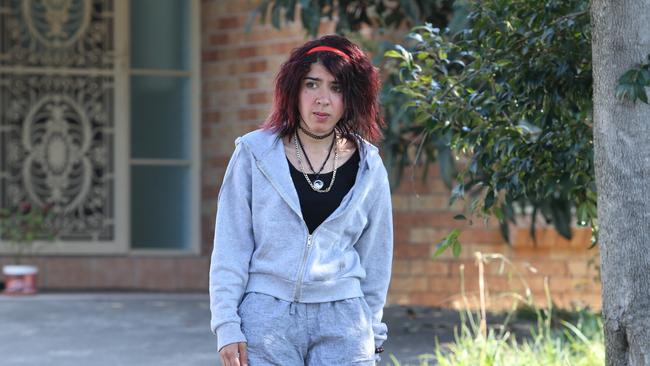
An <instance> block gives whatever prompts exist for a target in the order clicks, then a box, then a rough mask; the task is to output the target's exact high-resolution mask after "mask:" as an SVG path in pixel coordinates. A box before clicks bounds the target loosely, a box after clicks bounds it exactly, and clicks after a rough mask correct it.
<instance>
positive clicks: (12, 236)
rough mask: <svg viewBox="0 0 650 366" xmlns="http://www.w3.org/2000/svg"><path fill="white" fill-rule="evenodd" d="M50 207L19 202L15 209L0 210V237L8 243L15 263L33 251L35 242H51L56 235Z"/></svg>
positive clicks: (49, 205)
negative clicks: (45, 240) (42, 240)
mask: <svg viewBox="0 0 650 366" xmlns="http://www.w3.org/2000/svg"><path fill="white" fill-rule="evenodd" d="M52 207H53V206H52V205H51V204H47V205H44V206H42V207H34V206H32V204H30V203H29V202H21V203H20V204H19V205H18V206H17V207H13V208H3V209H0V235H1V236H2V239H3V240H6V241H7V242H8V243H9V245H10V248H11V251H12V253H13V255H14V260H15V263H17V264H18V263H20V261H21V258H22V256H23V255H25V254H27V253H29V252H30V251H31V250H33V249H34V241H35V240H37V239H47V240H51V239H53V238H54V235H56V230H55V229H54V228H53V227H52V222H51V221H52V218H53V216H54V212H53V211H52Z"/></svg>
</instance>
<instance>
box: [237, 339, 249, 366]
mask: <svg viewBox="0 0 650 366" xmlns="http://www.w3.org/2000/svg"><path fill="white" fill-rule="evenodd" d="M238 344H239V362H240V363H241V366H248V350H247V348H246V346H247V345H246V343H245V342H240V343H238Z"/></svg>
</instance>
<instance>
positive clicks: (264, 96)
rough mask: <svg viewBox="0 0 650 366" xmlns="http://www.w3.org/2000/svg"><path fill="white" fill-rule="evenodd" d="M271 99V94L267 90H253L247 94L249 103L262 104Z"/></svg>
mask: <svg viewBox="0 0 650 366" xmlns="http://www.w3.org/2000/svg"><path fill="white" fill-rule="evenodd" d="M270 100H271V94H270V93H268V92H255V93H251V94H248V103H250V104H264V103H268V102H269V101H270Z"/></svg>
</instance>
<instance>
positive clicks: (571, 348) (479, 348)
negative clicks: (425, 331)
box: [389, 253, 605, 366]
mask: <svg viewBox="0 0 650 366" xmlns="http://www.w3.org/2000/svg"><path fill="white" fill-rule="evenodd" d="M476 258H477V265H478V266H479V287H480V290H479V296H480V299H479V304H480V305H479V309H478V310H477V311H474V312H473V311H471V310H470V306H469V302H468V301H467V297H466V296H465V291H464V288H461V297H462V299H463V302H464V309H462V310H461V311H460V315H461V325H460V326H459V327H457V328H456V329H455V331H454V335H455V337H454V338H455V341H454V342H453V343H452V344H443V345H441V344H439V343H438V341H437V340H436V341H435V348H434V352H433V353H431V354H422V355H419V356H418V358H419V360H420V361H419V365H420V366H429V365H431V366H433V365H438V366H556V365H557V366H600V365H603V366H604V365H605V347H604V337H603V325H602V321H601V319H600V316H599V315H597V314H594V313H593V312H591V311H589V310H588V309H578V310H574V311H564V310H556V309H555V306H554V305H553V303H552V302H551V300H550V298H551V296H550V290H549V288H548V284H547V285H546V300H547V305H546V307H545V308H543V309H542V308H539V307H536V306H535V305H534V301H533V299H532V296H531V295H530V290H529V289H528V287H526V291H525V292H526V294H525V295H524V296H522V295H520V294H517V293H509V294H508V295H510V296H512V297H513V298H514V299H515V300H516V301H514V302H513V307H512V308H511V309H510V310H509V311H507V312H506V313H505V318H504V320H503V323H502V324H497V325H491V326H489V327H488V326H487V322H486V306H485V304H486V297H487V289H486V288H485V287H486V286H485V284H484V277H483V266H484V265H485V264H486V263H487V262H488V261H490V260H494V259H498V260H500V261H501V264H502V265H503V264H504V263H505V264H511V263H510V262H509V261H508V260H507V259H506V258H504V257H503V256H501V255H499V254H487V255H484V254H482V253H476ZM461 277H463V271H462V269H461ZM520 277H521V276H520ZM521 278H522V281H523V277H521ZM463 279H464V278H463ZM463 283H464V281H463ZM524 284H525V282H524ZM463 287H464V286H463ZM513 319H519V320H521V319H529V320H533V322H532V323H531V324H532V325H531V327H530V331H529V333H528V334H524V335H523V336H521V335H520V336H519V337H517V336H516V335H515V334H514V333H512V332H511V331H510V330H509V327H508V324H509V323H510V322H511V321H513ZM389 357H390V360H391V362H392V366H407V365H402V364H401V363H400V362H399V360H397V358H396V357H395V356H394V355H392V354H390V355H389Z"/></svg>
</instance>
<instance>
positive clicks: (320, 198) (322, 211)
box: [287, 149, 360, 234]
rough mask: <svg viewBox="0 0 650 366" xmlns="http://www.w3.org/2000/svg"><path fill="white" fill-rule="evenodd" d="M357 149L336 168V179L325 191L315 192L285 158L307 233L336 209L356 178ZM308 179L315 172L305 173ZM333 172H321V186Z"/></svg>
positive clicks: (330, 179) (326, 184) (327, 181)
mask: <svg viewBox="0 0 650 366" xmlns="http://www.w3.org/2000/svg"><path fill="white" fill-rule="evenodd" d="M359 160H360V156H359V149H357V150H356V151H355V152H354V154H353V155H352V156H351V157H350V158H349V159H348V160H347V161H346V162H345V163H343V165H341V166H340V167H339V168H338V169H337V170H336V180H335V181H334V185H333V186H332V189H330V191H329V192H327V193H319V192H315V191H314V190H313V189H311V187H309V183H307V180H306V179H305V176H304V175H303V174H302V172H300V171H299V170H298V169H296V168H295V167H294V166H293V165H292V164H291V163H290V162H289V159H287V163H288V164H289V170H290V171H291V179H293V185H294V186H295V187H296V191H297V192H298V198H299V199H300V209H301V211H302V216H303V218H304V219H305V223H306V224H307V228H308V229H309V233H310V234H311V233H312V232H314V230H315V229H316V228H317V227H318V225H320V224H321V223H322V222H323V221H325V219H326V218H327V217H328V216H329V215H331V214H332V212H334V211H335V210H336V208H337V207H339V205H340V204H341V201H342V200H343V197H345V195H346V194H347V193H348V192H349V191H350V189H351V188H352V186H353V185H354V181H355V180H356V178H357V171H358V170H359ZM307 175H308V176H309V179H310V180H311V181H312V183H313V182H314V179H316V174H307ZM332 175H333V172H330V173H326V174H321V175H320V180H322V181H323V183H324V184H323V188H321V189H326V188H327V187H329V185H330V182H331V181H332Z"/></svg>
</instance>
